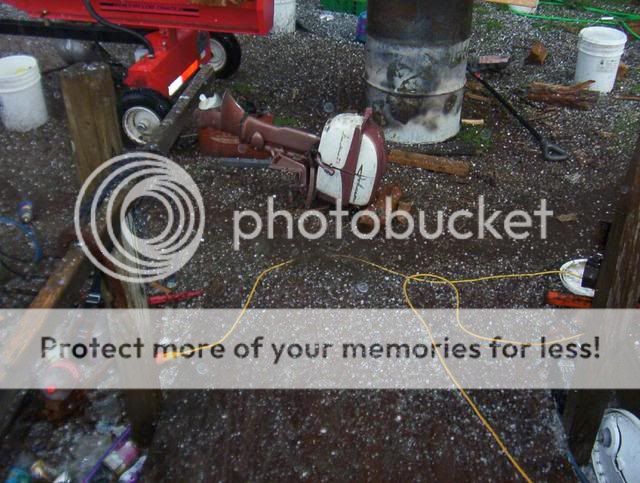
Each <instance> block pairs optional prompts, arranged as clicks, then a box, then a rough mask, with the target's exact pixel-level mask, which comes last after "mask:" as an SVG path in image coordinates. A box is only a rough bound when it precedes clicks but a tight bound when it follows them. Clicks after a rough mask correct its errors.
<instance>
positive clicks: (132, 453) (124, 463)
mask: <svg viewBox="0 0 640 483" xmlns="http://www.w3.org/2000/svg"><path fill="white" fill-rule="evenodd" d="M138 454H139V451H138V447H137V446H136V444H135V443H134V442H133V441H127V442H126V443H125V444H123V445H122V446H120V447H119V448H117V449H114V450H113V451H112V452H111V453H109V455H108V456H107V457H106V458H105V459H104V462H103V464H104V465H105V466H106V467H107V468H109V469H110V470H111V471H113V472H114V473H115V474H116V475H118V476H120V475H121V474H122V473H124V472H125V471H126V470H127V468H129V467H130V466H131V465H132V464H133V462H134V461H135V460H136V458H137V457H138Z"/></svg>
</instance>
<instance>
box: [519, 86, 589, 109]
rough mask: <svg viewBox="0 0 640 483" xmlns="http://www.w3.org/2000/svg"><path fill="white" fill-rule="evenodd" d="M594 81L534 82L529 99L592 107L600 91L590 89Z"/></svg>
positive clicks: (529, 91)
mask: <svg viewBox="0 0 640 483" xmlns="http://www.w3.org/2000/svg"><path fill="white" fill-rule="evenodd" d="M594 82H595V81H591V80H589V81H586V82H581V83H579V84H575V85H571V86H564V85H560V84H546V83H544V82H533V83H532V84H531V85H530V86H529V89H528V92H527V99H528V100H530V101H534V102H544V103H545V104H553V105H557V106H564V107H573V108H576V109H585V110H586V109H589V108H591V107H592V106H593V105H594V104H595V102H596V101H597V100H598V96H599V93H598V92H596V91H590V90H589V86H591V84H593V83H594Z"/></svg>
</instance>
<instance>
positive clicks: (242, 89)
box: [232, 82, 255, 97]
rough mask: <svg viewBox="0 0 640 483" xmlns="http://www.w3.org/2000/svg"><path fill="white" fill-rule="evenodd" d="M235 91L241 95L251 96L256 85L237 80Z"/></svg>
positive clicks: (233, 88) (234, 86) (234, 85)
mask: <svg viewBox="0 0 640 483" xmlns="http://www.w3.org/2000/svg"><path fill="white" fill-rule="evenodd" d="M232 90H233V92H235V93H236V94H239V95H241V96H245V97H249V96H251V95H252V94H254V93H255V87H253V86H252V85H251V84H245V83H242V82H236V83H235V84H233V87H232Z"/></svg>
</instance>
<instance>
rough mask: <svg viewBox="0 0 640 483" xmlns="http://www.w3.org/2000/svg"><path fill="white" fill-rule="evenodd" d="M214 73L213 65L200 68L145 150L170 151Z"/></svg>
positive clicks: (165, 152)
mask: <svg viewBox="0 0 640 483" xmlns="http://www.w3.org/2000/svg"><path fill="white" fill-rule="evenodd" d="M214 74H215V71H214V70H213V67H212V66H211V65H204V66H202V67H201V68H200V71H199V72H198V73H197V74H196V76H195V77H194V78H193V80H192V81H191V82H190V83H189V86H188V87H187V88H186V89H185V91H184V92H183V93H182V95H181V96H180V97H179V98H178V100H177V101H176V103H175V104H174V105H173V107H172V108H171V111H170V112H169V114H167V116H166V117H165V118H164V119H163V120H162V123H161V124H160V126H158V127H157V128H156V129H155V130H154V132H153V133H152V134H151V138H150V139H149V143H148V144H147V145H146V146H144V148H141V149H142V150H143V151H153V152H157V153H162V154H167V153H169V151H170V150H171V148H172V147H173V145H174V144H175V143H176V141H177V140H178V137H180V134H181V133H182V131H183V130H184V127H185V126H186V125H187V123H188V122H189V121H190V120H191V116H190V114H191V112H192V109H193V108H194V107H195V106H196V104H197V103H198V101H199V95H200V93H201V92H202V89H203V88H204V87H205V86H206V85H207V84H208V83H209V81H210V80H211V79H213V76H214Z"/></svg>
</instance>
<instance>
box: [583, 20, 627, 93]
mask: <svg viewBox="0 0 640 483" xmlns="http://www.w3.org/2000/svg"><path fill="white" fill-rule="evenodd" d="M626 43H627V34H625V33H624V32H621V31H620V30H616V29H613V28H610V27H587V28H585V29H582V30H581V31H580V38H579V40H578V63H577V64H576V76H575V81H576V82H586V81H588V80H593V81H595V83H594V84H592V85H591V87H590V89H591V90H592V91H599V92H611V90H612V89H613V85H614V84H615V82H616V75H617V73H618V65H620V57H621V56H622V53H623V52H624V46H625V44H626Z"/></svg>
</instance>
